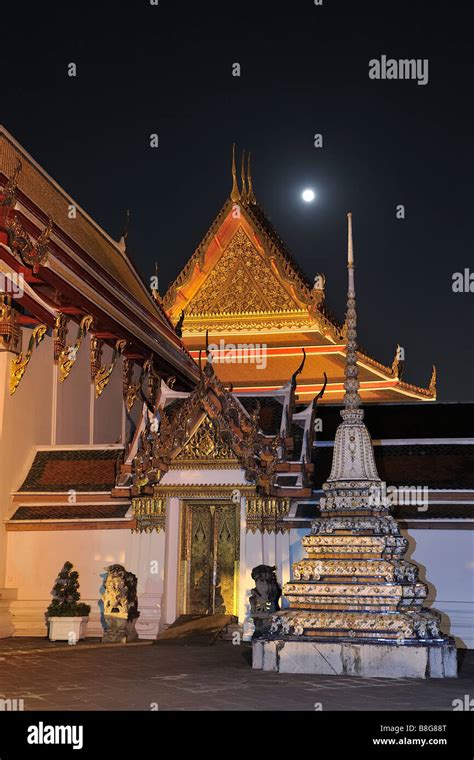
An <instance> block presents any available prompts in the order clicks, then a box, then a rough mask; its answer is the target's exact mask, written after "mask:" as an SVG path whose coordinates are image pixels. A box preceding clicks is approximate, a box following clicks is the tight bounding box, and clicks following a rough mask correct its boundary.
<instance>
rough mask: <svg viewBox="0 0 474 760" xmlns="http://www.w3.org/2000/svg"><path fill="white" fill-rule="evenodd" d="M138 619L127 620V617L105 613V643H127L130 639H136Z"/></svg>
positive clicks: (103, 640)
mask: <svg viewBox="0 0 474 760" xmlns="http://www.w3.org/2000/svg"><path fill="white" fill-rule="evenodd" d="M136 622H137V619H136V618H134V619H133V620H126V619H125V618H119V617H113V616H111V615H105V625H106V627H107V630H106V631H105V633H104V635H103V636H102V642H103V643H104V644H126V643H127V642H129V641H136V640H137V639H138V633H137V632H136V630H135V624H136Z"/></svg>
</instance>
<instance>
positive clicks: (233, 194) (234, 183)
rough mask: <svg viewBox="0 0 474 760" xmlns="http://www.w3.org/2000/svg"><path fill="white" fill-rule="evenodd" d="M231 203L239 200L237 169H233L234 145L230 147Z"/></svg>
mask: <svg viewBox="0 0 474 760" xmlns="http://www.w3.org/2000/svg"><path fill="white" fill-rule="evenodd" d="M230 199H231V201H238V200H240V193H239V186H238V184H237V169H236V167H235V143H233V145H232V192H231V194H230Z"/></svg>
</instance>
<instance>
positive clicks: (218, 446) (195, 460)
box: [173, 416, 237, 467]
mask: <svg viewBox="0 0 474 760" xmlns="http://www.w3.org/2000/svg"><path fill="white" fill-rule="evenodd" d="M173 461H174V464H175V465H176V466H180V467H182V466H183V464H186V463H188V462H189V463H191V464H193V465H194V466H198V465H199V463H205V464H207V465H209V464H211V465H212V464H219V463H225V462H228V463H229V464H231V463H232V462H236V461H237V459H236V456H235V454H234V453H233V451H232V450H231V449H230V447H229V446H227V445H226V444H225V443H224V442H223V441H222V439H221V437H220V435H219V430H218V425H217V423H216V422H215V421H214V420H211V419H209V417H208V416H206V417H204V418H203V420H202V422H201V424H200V425H199V427H198V428H197V430H195V432H194V434H193V435H192V436H191V438H190V439H189V440H188V441H187V443H186V444H185V445H184V446H183V448H182V449H181V451H180V452H179V454H178V455H177V456H176V457H175V459H174V460H173Z"/></svg>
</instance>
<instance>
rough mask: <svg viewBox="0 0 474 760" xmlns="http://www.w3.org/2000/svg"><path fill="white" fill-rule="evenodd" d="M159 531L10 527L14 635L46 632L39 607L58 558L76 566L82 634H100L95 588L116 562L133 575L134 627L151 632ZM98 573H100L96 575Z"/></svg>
mask: <svg viewBox="0 0 474 760" xmlns="http://www.w3.org/2000/svg"><path fill="white" fill-rule="evenodd" d="M164 547H165V534H164V533H163V532H161V533H159V534H158V533H156V532H153V533H151V534H145V533H141V534H138V533H132V532H131V531H130V530H129V529H104V530H64V531H62V530H54V531H45V530H38V531H30V530H28V531H10V532H9V534H8V552H7V574H8V578H9V581H10V583H9V585H12V586H14V587H15V588H16V589H17V590H18V595H17V599H16V601H13V602H12V603H11V612H12V616H13V624H14V626H15V633H14V635H15V636H35V635H37V636H42V635H45V634H46V626H45V621H44V613H45V611H46V608H47V607H48V605H49V603H50V602H51V590H52V587H53V585H54V581H55V579H56V576H57V574H58V572H59V570H60V569H61V567H62V566H63V564H64V562H66V561H69V562H72V563H73V565H74V568H75V569H76V570H77V571H78V572H79V583H80V593H81V601H83V602H86V603H87V604H90V605H91V613H90V618H89V623H88V628H87V635H88V636H101V635H102V633H103V628H102V625H101V607H100V602H101V596H100V593H101V588H102V585H103V580H104V576H105V572H106V571H105V568H106V567H108V565H111V564H116V563H117V564H121V565H124V566H125V567H126V569H127V570H130V571H132V572H133V573H135V574H136V575H137V577H138V608H139V611H140V617H139V619H138V621H137V631H138V633H139V635H140V637H141V638H155V637H156V634H157V632H158V628H159V625H160V616H161V603H162V596H163V588H164ZM101 576H102V577H101Z"/></svg>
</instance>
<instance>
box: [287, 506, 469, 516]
mask: <svg viewBox="0 0 474 760" xmlns="http://www.w3.org/2000/svg"><path fill="white" fill-rule="evenodd" d="M320 515H321V512H320V510H319V507H318V506H317V505H316V504H304V503H303V502H302V503H301V504H298V506H297V508H296V514H295V517H296V518H298V519H305V520H313V519H314V518H315V517H319V516H320ZM393 515H394V517H395V518H396V519H397V520H408V519H410V520H440V519H449V520H469V519H470V520H472V519H474V504H459V503H456V502H453V503H451V504H429V505H428V509H426V510H424V509H423V510H420V509H419V508H418V507H417V506H416V505H397V506H395V507H394V509H393Z"/></svg>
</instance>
